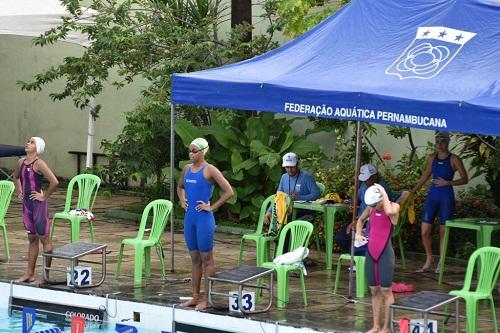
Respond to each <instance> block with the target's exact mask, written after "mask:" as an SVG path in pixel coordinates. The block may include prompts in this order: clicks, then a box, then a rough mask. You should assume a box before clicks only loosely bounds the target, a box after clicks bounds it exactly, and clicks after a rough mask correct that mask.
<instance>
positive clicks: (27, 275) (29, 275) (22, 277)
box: [15, 273, 35, 283]
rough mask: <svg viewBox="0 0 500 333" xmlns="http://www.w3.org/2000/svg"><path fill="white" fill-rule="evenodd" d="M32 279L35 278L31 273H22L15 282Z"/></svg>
mask: <svg viewBox="0 0 500 333" xmlns="http://www.w3.org/2000/svg"><path fill="white" fill-rule="evenodd" d="M33 281H35V278H34V277H33V275H31V274H28V273H24V275H23V276H21V277H20V278H19V279H17V280H16V281H15V282H17V283H19V282H26V283H31V282H33Z"/></svg>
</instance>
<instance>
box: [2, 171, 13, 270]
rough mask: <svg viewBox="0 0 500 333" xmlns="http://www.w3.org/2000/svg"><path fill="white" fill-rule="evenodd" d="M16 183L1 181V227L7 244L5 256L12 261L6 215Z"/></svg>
mask: <svg viewBox="0 0 500 333" xmlns="http://www.w3.org/2000/svg"><path fill="white" fill-rule="evenodd" d="M14 188H15V186H14V183H13V182H11V181H9V180H0V227H2V235H3V242H4V244H5V256H6V257H7V262H9V261H10V252H9V239H8V238H7V227H6V226H5V214H6V213H7V210H8V209H9V205H10V199H11V198H12V193H13V192H14Z"/></svg>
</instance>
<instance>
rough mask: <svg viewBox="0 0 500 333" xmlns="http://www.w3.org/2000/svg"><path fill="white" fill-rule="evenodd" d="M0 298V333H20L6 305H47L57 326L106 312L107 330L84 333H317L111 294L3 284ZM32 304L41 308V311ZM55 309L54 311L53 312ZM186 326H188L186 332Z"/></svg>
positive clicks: (40, 326)
mask: <svg viewBox="0 0 500 333" xmlns="http://www.w3.org/2000/svg"><path fill="white" fill-rule="evenodd" d="M0 295H3V296H4V295H5V296H7V297H0V333H14V332H16V333H19V332H22V311H16V312H15V314H14V315H13V316H12V317H9V315H8V310H7V309H8V308H9V306H10V305H11V304H12V305H13V306H18V308H19V309H22V307H23V306H25V307H32V308H38V309H42V308H43V309H46V308H47V304H49V305H50V307H49V308H51V309H52V310H51V311H50V314H51V315H54V314H56V313H57V314H59V315H60V316H61V319H60V320H59V322H63V323H64V320H65V318H66V316H68V315H69V316H71V315H72V314H74V313H78V312H82V310H79V309H87V310H88V311H92V310H94V311H95V310H97V311H101V312H105V314H106V316H105V317H101V318H103V320H104V321H105V322H106V323H107V325H104V326H103V327H102V328H100V327H96V326H97V324H94V325H95V326H93V327H88V328H87V326H86V327H85V332H86V333H88V332H90V333H108V332H116V331H115V325H116V323H122V324H125V325H132V326H134V327H136V328H137V330H138V332H140V333H153V332H154V333H161V332H172V331H174V330H175V328H176V329H177V331H179V330H180V331H182V332H201V331H203V332H228V333H229V332H240V333H255V332H262V333H275V332H278V331H279V332H287V333H308V332H311V333H313V332H316V333H317V332H318V331H317V330H314V329H312V328H309V327H300V326H299V327H296V326H290V325H287V323H286V322H277V321H267V320H264V321H261V320H258V319H256V318H246V317H240V316H235V315H228V314H226V313H209V312H199V311H194V310H193V309H182V308H178V307H177V306H176V305H172V304H151V303H141V302H136V301H130V300H124V299H117V298H116V295H108V294H106V295H104V296H97V295H91V294H88V295H87V294H78V293H76V292H74V291H71V292H68V291H63V290H54V289H48V288H40V287H35V286H26V285H18V284H12V283H5V282H0ZM15 300H21V302H15ZM23 302H24V304H23ZM41 303H44V304H41ZM37 304H40V305H41V307H39V306H38V305H37ZM54 306H55V307H56V308H57V310H53V309H54ZM61 306H62V308H61ZM75 307H76V308H75ZM82 307H83V308H82ZM85 315H86V316H92V314H91V312H86V314H85ZM42 316H43V314H42V313H40V318H41V317H42ZM37 317H38V314H37ZM51 319H52V318H51ZM53 321H57V320H53ZM66 325H67V326H66V327H65V331H64V332H70V327H69V321H66ZM54 326H55V325H54V324H50V323H47V322H42V321H35V326H34V328H33V329H32V331H31V332H33V333H35V332H38V331H40V330H47V329H50V328H53V327H54ZM187 326H190V327H189V328H187ZM174 327H175V328H174Z"/></svg>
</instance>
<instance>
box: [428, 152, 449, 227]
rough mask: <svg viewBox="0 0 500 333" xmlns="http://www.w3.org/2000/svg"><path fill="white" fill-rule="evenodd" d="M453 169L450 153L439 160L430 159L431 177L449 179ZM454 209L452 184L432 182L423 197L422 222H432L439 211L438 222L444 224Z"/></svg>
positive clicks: (435, 158)
mask: <svg viewBox="0 0 500 333" xmlns="http://www.w3.org/2000/svg"><path fill="white" fill-rule="evenodd" d="M454 174H455V171H454V170H453V168H452V166H451V154H448V156H447V157H446V158H445V159H443V160H441V159H439V158H438V156H437V155H436V157H434V159H433V160H432V179H437V178H439V177H441V178H443V179H445V180H448V181H451V180H453V175H454ZM454 210H455V194H454V192H453V186H436V185H435V184H434V183H432V185H431V187H430V189H429V194H428V195H427V198H426V199H425V203H424V212H423V214H422V222H424V223H433V222H434V219H435V218H436V216H437V214H438V212H439V224H441V225H444V224H445V223H446V220H449V219H450V218H451V217H452V215H453V211H454Z"/></svg>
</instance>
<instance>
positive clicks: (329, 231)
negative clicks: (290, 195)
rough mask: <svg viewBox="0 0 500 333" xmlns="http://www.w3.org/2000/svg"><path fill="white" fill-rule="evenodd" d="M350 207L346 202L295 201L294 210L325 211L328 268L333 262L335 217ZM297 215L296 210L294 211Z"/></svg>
mask: <svg viewBox="0 0 500 333" xmlns="http://www.w3.org/2000/svg"><path fill="white" fill-rule="evenodd" d="M348 208H349V206H348V205H344V204H315V203H312V202H301V201H295V202H294V203H293V209H294V211H295V210H296V209H303V210H309V211H314V212H320V213H323V216H324V218H323V221H324V224H325V244H326V269H332V262H333V230H334V226H335V218H336V216H337V214H338V213H340V212H344V211H346V210H347V209H348ZM294 217H295V212H294Z"/></svg>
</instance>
